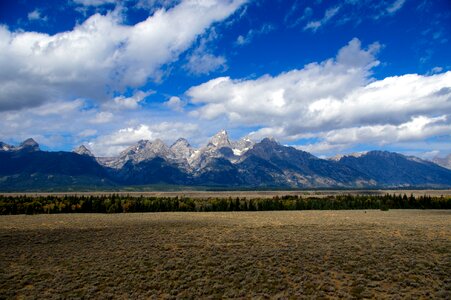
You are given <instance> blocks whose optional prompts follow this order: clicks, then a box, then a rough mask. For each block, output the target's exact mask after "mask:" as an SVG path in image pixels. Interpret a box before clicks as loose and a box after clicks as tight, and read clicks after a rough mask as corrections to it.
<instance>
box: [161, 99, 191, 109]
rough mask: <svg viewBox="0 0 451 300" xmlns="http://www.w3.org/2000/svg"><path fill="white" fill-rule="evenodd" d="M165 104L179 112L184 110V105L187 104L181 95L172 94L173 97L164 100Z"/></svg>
mask: <svg viewBox="0 0 451 300" xmlns="http://www.w3.org/2000/svg"><path fill="white" fill-rule="evenodd" d="M163 104H164V105H165V106H166V107H168V108H170V109H172V110H174V111H178V112H182V111H183V107H184V106H185V105H186V103H185V102H184V101H182V100H181V99H180V98H179V97H175V96H172V97H171V98H169V100H168V101H166V102H164V103H163Z"/></svg>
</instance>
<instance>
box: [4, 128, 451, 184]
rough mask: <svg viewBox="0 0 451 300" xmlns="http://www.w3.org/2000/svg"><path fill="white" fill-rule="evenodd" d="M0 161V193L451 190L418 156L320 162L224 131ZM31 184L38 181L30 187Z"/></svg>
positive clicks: (450, 177) (450, 178) (379, 154)
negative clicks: (199, 141)
mask: <svg viewBox="0 0 451 300" xmlns="http://www.w3.org/2000/svg"><path fill="white" fill-rule="evenodd" d="M0 163H1V166H0V190H7V189H8V187H7V186H6V185H7V184H9V185H10V186H13V187H18V186H20V182H21V181H23V182H27V184H28V185H30V186H31V188H33V187H34V186H36V185H37V184H40V185H42V186H43V187H44V188H45V186H47V185H49V184H50V183H48V182H46V179H45V178H50V179H48V180H49V181H51V182H54V185H58V183H57V182H58V180H57V179H58V178H63V177H64V178H65V179H64V180H63V179H61V180H60V181H61V182H62V183H61V184H66V185H69V186H70V185H71V184H72V185H73V186H77V184H79V183H80V182H83V184H85V185H86V184H87V185H88V186H89V185H90V182H92V184H93V185H97V186H102V185H111V186H129V185H148V184H151V185H152V184H170V185H186V186H223V187H232V188H239V187H243V188H257V189H258V188H270V187H274V188H378V187H380V188H384V187H387V188H388V187H389V188H397V187H399V188H402V187H428V188H444V187H445V188H450V187H451V170H448V169H446V168H443V167H441V166H439V165H437V164H435V163H433V162H429V161H425V160H422V159H420V158H417V157H412V156H405V155H402V154H399V153H396V152H388V151H368V152H365V153H358V154H350V155H343V156H340V157H339V156H336V157H335V158H333V159H321V158H319V157H316V156H315V155H313V154H311V153H308V152H305V151H302V150H299V149H296V148H294V147H290V146H284V145H281V144H280V143H278V142H277V141H275V140H274V139H271V138H264V139H262V140H261V141H260V142H254V141H252V140H251V139H249V138H248V137H244V138H242V139H241V140H238V141H231V140H230V138H229V137H228V134H227V131H225V130H221V131H220V132H218V133H217V134H216V135H214V136H213V137H212V138H211V139H210V141H209V142H208V143H207V144H206V145H205V146H203V147H200V148H198V149H196V148H194V147H192V146H191V145H190V144H189V142H188V141H187V140H186V139H184V138H180V139H178V140H177V141H175V142H174V143H173V144H172V145H171V146H168V145H166V144H165V143H164V142H163V141H162V140H158V139H157V140H154V141H149V140H140V141H138V142H137V143H136V144H135V145H132V146H130V147H128V148H126V149H125V150H124V151H122V152H121V153H120V154H119V155H118V156H116V157H110V158H102V157H94V156H93V155H92V153H91V152H90V150H89V149H88V148H87V147H85V146H83V145H81V146H80V147H78V148H76V149H75V150H74V151H73V152H64V151H60V152H47V151H41V150H40V148H39V144H38V143H36V141H34V140H32V139H28V140H26V141H24V142H23V143H21V144H20V145H19V146H17V147H15V146H11V145H8V144H5V143H2V142H0ZM46 176H47V177H46ZM66 177H67V178H66ZM24 178H25V179H24ZM33 178H40V180H37V183H36V184H34V183H33V180H32V179H33ZM80 178H83V180H82V179H80ZM55 182H56V183H55ZM67 182H72V183H69V184H68V183H67Z"/></svg>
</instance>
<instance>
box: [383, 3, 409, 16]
mask: <svg viewBox="0 0 451 300" xmlns="http://www.w3.org/2000/svg"><path fill="white" fill-rule="evenodd" d="M405 2H406V0H395V1H394V2H393V3H392V4H391V5H390V6H388V7H387V12H388V13H390V14H393V13H395V12H397V11H398V10H400V9H401V8H402V7H403V5H404V3H405Z"/></svg>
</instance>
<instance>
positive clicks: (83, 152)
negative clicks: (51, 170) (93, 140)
mask: <svg viewBox="0 0 451 300" xmlns="http://www.w3.org/2000/svg"><path fill="white" fill-rule="evenodd" d="M73 152H74V153H77V154H80V155H87V156H92V157H94V155H93V154H92V152H91V151H90V150H89V149H88V148H86V146H85V145H80V146H78V147H77V148H75V149H74V151H73Z"/></svg>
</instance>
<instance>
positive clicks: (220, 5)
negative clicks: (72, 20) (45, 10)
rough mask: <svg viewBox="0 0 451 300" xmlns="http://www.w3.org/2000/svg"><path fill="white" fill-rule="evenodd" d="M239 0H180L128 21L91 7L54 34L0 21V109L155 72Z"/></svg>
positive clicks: (139, 79) (110, 86) (96, 95)
mask: <svg viewBox="0 0 451 300" xmlns="http://www.w3.org/2000/svg"><path fill="white" fill-rule="evenodd" d="M85 2H86V3H88V2H90V3H92V4H95V3H99V1H93V0H92V1H85ZM100 2H102V1H100ZM103 2H104V1H103ZM242 3H244V0H232V1H221V0H208V1H183V2H181V3H180V4H178V5H176V6H174V7H172V8H170V9H168V10H166V9H164V8H162V9H159V10H157V11H155V13H154V14H153V15H152V16H150V17H148V18H147V19H146V20H144V21H142V22H140V23H137V24H135V25H124V24H123V20H122V17H121V15H120V14H119V13H117V12H110V13H108V14H106V15H101V14H95V15H92V16H91V17H89V18H88V19H87V20H86V21H84V22H83V23H81V24H79V25H77V26H76V27H75V28H74V29H73V30H71V31H67V32H62V33H58V34H55V35H48V34H44V33H37V32H22V31H17V32H11V31H10V30H9V29H8V28H7V27H5V26H0V52H1V53H2V55H1V56H0V110H13V109H21V108H23V107H32V106H38V105H40V104H42V103H43V102H46V101H54V100H56V99H73V98H91V99H96V100H98V101H106V100H107V99H109V95H111V94H112V93H113V92H121V91H123V90H125V88H127V87H132V88H136V87H140V86H142V85H144V84H145V83H146V82H147V81H148V80H157V79H158V78H159V77H160V76H161V71H160V68H161V67H162V66H163V65H164V64H167V63H170V62H172V61H174V60H176V59H177V58H178V56H179V55H180V54H181V53H182V52H183V51H185V50H187V49H188V48H189V47H190V46H191V44H192V43H193V42H194V41H195V39H196V38H197V37H198V36H199V35H201V34H203V33H204V31H205V30H206V29H207V28H208V27H210V26H211V25H212V24H213V23H215V22H217V21H221V20H224V19H225V18H227V17H228V16H230V15H231V14H232V13H233V12H235V11H236V10H237V9H238V7H240V5H241V4H242Z"/></svg>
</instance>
